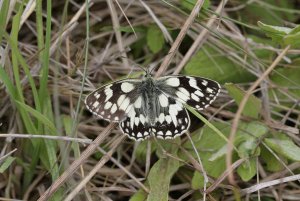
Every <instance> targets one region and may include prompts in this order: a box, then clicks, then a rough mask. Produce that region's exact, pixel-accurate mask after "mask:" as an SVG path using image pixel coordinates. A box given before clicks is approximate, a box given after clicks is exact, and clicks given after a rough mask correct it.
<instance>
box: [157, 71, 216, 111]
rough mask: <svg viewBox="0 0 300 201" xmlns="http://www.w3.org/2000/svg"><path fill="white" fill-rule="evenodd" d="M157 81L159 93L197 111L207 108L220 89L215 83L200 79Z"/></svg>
mask: <svg viewBox="0 0 300 201" xmlns="http://www.w3.org/2000/svg"><path fill="white" fill-rule="evenodd" d="M157 81H158V86H159V88H160V89H161V91H163V92H164V93H166V94H168V95H170V96H171V97H173V98H175V99H176V100H178V101H180V102H182V103H184V104H187V105H189V106H191V107H193V108H195V109H197V110H202V109H204V108H206V107H208V106H209V105H210V104H211V103H212V102H213V101H214V100H215V99H216V97H217V96H218V94H219V92H220V88H221V87H220V85H219V84H218V83H217V82H216V81H213V80H210V79H207V78H202V77H192V76H165V77H161V78H159V79H158V80H157Z"/></svg>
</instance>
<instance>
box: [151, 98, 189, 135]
mask: <svg viewBox="0 0 300 201" xmlns="http://www.w3.org/2000/svg"><path fill="white" fill-rule="evenodd" d="M189 127H190V117H189V115H188V113H187V111H186V109H185V108H184V107H183V105H182V103H181V102H179V101H177V100H175V99H173V98H171V97H168V106H167V107H160V111H159V112H158V116H157V118H156V121H155V124H154V125H153V126H152V130H151V131H152V133H153V135H155V136H156V137H158V138H161V139H172V138H175V137H177V136H180V135H182V134H183V133H184V132H186V131H187V130H188V129H189Z"/></svg>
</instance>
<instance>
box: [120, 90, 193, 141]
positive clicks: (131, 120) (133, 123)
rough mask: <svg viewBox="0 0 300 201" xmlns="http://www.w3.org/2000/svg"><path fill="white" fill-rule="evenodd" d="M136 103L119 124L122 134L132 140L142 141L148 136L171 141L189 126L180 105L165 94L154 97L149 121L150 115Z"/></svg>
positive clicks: (184, 111)
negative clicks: (152, 111)
mask: <svg viewBox="0 0 300 201" xmlns="http://www.w3.org/2000/svg"><path fill="white" fill-rule="evenodd" d="M142 102H144V100H142ZM136 103H137V101H136ZM136 103H135V104H134V105H133V107H132V108H131V110H130V111H129V113H128V115H127V117H126V118H125V119H124V121H122V122H120V128H121V130H122V131H123V133H125V134H126V135H128V136H129V137H130V138H132V139H134V140H138V141H139V140H144V139H146V138H148V137H150V135H154V136H156V137H158V138H161V139H172V138H174V137H176V136H179V135H181V134H183V133H184V132H185V131H187V130H188V128H189V126H190V118H189V116H188V113H187V111H186V110H185V108H184V107H183V105H182V103H180V102H179V101H176V100H175V99H173V98H171V97H169V96H168V95H166V94H163V93H160V94H159V95H158V96H156V98H155V100H154V103H155V104H154V105H155V106H156V107H155V109H154V110H155V112H154V113H153V115H154V118H153V120H150V119H151V117H150V116H151V115H149V113H147V112H145V110H144V109H142V107H140V104H136Z"/></svg>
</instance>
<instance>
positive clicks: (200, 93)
mask: <svg viewBox="0 0 300 201" xmlns="http://www.w3.org/2000/svg"><path fill="white" fill-rule="evenodd" d="M194 94H196V95H197V96H200V97H204V94H203V93H202V92H201V91H199V90H197V91H195V92H194Z"/></svg>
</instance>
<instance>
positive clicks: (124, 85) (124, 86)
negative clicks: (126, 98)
mask: <svg viewBox="0 0 300 201" xmlns="http://www.w3.org/2000/svg"><path fill="white" fill-rule="evenodd" d="M121 89H122V91H123V92H124V93H128V92H131V91H132V90H133V89H134V85H133V84H130V83H128V82H124V83H122V84H121Z"/></svg>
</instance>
